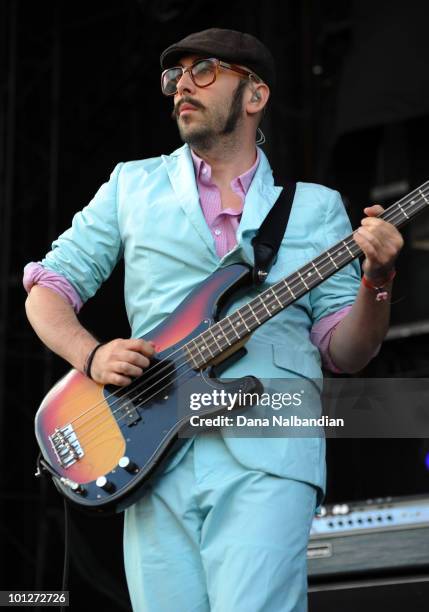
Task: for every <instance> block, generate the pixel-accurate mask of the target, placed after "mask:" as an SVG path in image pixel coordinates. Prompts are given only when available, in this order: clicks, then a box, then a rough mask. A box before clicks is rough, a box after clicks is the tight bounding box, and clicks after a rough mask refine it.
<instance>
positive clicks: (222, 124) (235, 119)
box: [175, 80, 247, 151]
mask: <svg viewBox="0 0 429 612" xmlns="http://www.w3.org/2000/svg"><path fill="white" fill-rule="evenodd" d="M246 85H247V82H246V81H244V80H241V81H240V82H239V83H238V85H237V87H236V88H235V90H234V93H233V95H232V99H231V104H230V107H229V111H228V113H227V115H226V116H225V113H224V112H222V111H221V110H218V109H215V110H212V111H210V116H209V118H208V120H206V121H205V122H203V123H202V125H196V126H192V125H187V124H186V119H185V120H183V123H181V122H180V121H179V117H178V116H177V114H176V113H175V117H176V121H177V126H178V128H179V134H180V138H181V139H182V142H185V143H187V144H188V145H189V146H191V147H193V148H195V149H197V150H200V151H209V150H210V149H212V147H213V146H214V145H216V144H217V143H218V142H219V138H221V137H222V136H228V135H230V134H233V133H234V131H235V130H236V128H237V126H238V125H239V123H240V120H241V119H242V117H243V109H242V102H243V94H244V90H245V88H246ZM183 102H189V104H193V105H195V106H196V108H198V109H199V112H201V113H205V112H207V110H206V109H205V108H204V107H202V105H201V104H197V103H196V102H194V101H192V99H189V100H187V99H184V100H183Z"/></svg>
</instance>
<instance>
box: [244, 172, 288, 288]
mask: <svg viewBox="0 0 429 612" xmlns="http://www.w3.org/2000/svg"><path fill="white" fill-rule="evenodd" d="M295 191H296V183H293V182H291V183H288V184H287V185H286V187H284V188H283V190H282V192H281V194H280V196H279V197H278V198H277V200H276V202H275V203H274V205H273V207H272V208H271V210H270V211H269V213H268V215H267V216H266V217H265V219H264V221H263V222H262V224H261V226H260V228H259V230H258V232H257V234H256V236H255V237H254V238H253V240H252V245H253V251H254V255H255V265H254V267H253V283H254V284H255V285H261V284H262V283H263V282H264V281H265V279H266V278H267V276H268V274H269V272H270V270H271V267H272V266H273V264H274V263H275V262H276V260H277V253H278V250H279V248H280V244H281V242H282V240H283V236H284V235H285V232H286V227H287V224H288V221H289V215H290V211H291V209H292V204H293V199H294V197H295Z"/></svg>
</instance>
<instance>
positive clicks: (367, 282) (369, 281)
mask: <svg viewBox="0 0 429 612" xmlns="http://www.w3.org/2000/svg"><path fill="white" fill-rule="evenodd" d="M395 276H396V270H395V269H394V268H392V269H391V270H390V271H389V272H387V273H386V274H385V275H383V276H377V277H368V276H367V274H366V273H365V272H364V273H363V276H362V284H363V285H364V286H365V287H366V288H367V289H374V290H377V289H383V288H384V287H385V286H386V285H388V284H389V283H390V282H391V281H392V280H393V279H394V278H395Z"/></svg>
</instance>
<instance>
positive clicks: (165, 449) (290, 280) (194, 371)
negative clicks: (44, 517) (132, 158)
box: [35, 181, 429, 513]
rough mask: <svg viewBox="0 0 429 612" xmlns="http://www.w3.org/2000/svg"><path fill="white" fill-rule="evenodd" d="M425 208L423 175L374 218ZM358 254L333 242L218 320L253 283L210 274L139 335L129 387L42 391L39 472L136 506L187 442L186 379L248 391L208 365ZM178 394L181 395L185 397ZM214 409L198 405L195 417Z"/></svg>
mask: <svg viewBox="0 0 429 612" xmlns="http://www.w3.org/2000/svg"><path fill="white" fill-rule="evenodd" d="M428 205H429V181H427V182H426V183H424V184H423V185H421V186H420V187H418V188H417V189H415V190H414V191H412V192H411V193H410V194H408V195H407V196H404V197H403V198H401V199H400V200H399V201H398V202H396V203H395V204H392V206H390V207H389V208H387V209H386V210H385V211H384V212H383V214H382V215H381V218H383V219H384V220H385V221H387V222H389V223H392V224H393V225H395V226H396V227H398V228H399V227H402V226H403V225H404V224H405V223H407V222H408V221H409V220H410V219H411V218H413V217H414V216H416V215H417V214H418V213H420V212H421V211H423V210H424V209H425V208H426V207H427V206H428ZM361 255H362V251H361V249H360V248H359V246H358V245H357V243H356V242H355V241H354V239H353V234H351V235H349V236H347V237H345V238H344V239H343V240H341V241H340V242H338V243H337V244H334V245H333V246H332V247H331V248H329V249H328V250H327V251H325V252H324V253H322V254H321V255H319V256H318V257H316V259H314V260H312V261H310V262H309V263H307V264H306V265H304V266H303V267H301V268H299V269H298V270H296V272H294V273H292V274H290V275H289V276H287V277H285V278H284V279H282V280H281V281H279V282H277V283H275V284H273V285H271V286H268V287H267V288H266V289H265V290H264V291H262V292H261V293H260V294H259V295H258V296H257V297H256V298H254V299H252V300H251V301H249V302H248V303H247V304H245V305H244V306H241V307H240V308H238V309H237V310H235V311H234V312H232V313H231V314H229V315H228V316H224V317H222V312H223V311H224V310H225V308H226V306H227V305H228V302H229V301H230V299H231V298H232V297H233V296H234V295H236V294H237V292H238V291H242V290H245V289H246V288H249V287H251V286H252V273H251V269H250V268H249V266H247V265H244V264H243V265H242V264H233V265H231V266H228V267H225V268H223V269H220V270H218V271H216V272H215V273H214V274H212V275H211V276H209V277H208V278H207V279H206V280H205V281H204V282H203V283H202V284H201V285H200V286H198V287H197V288H196V289H194V290H193V291H192V292H191V293H190V295H189V296H188V297H187V298H186V299H185V300H184V301H183V302H182V303H181V304H180V306H179V307H178V308H177V309H176V310H175V311H174V312H173V313H172V314H171V315H170V316H169V317H168V318H167V319H166V320H165V321H164V322H163V323H162V324H160V325H159V326H158V327H156V328H155V329H153V330H152V331H151V332H150V333H149V334H147V336H145V339H146V340H151V341H153V342H154V343H155V345H156V346H157V347H158V352H157V353H156V357H155V358H154V359H152V360H151V363H150V365H149V367H148V368H146V369H145V371H144V372H143V374H142V375H141V376H140V377H138V378H136V379H135V380H133V382H132V383H131V384H130V385H128V386H126V387H115V386H113V385H101V384H98V383H96V382H94V381H92V380H91V379H89V378H87V377H86V376H84V375H83V374H81V373H80V372H78V371H77V370H74V369H72V370H71V371H70V372H69V373H68V374H66V375H65V376H64V377H63V378H62V379H61V380H60V381H59V382H58V383H57V384H56V385H55V386H54V387H53V388H52V389H51V390H50V391H49V393H48V394H47V395H46V397H45V398H44V399H43V401H42V403H41V406H40V408H39V410H38V412H37V414H36V419H35V430H36V437H37V441H38V444H39V446H40V450H41V457H40V459H39V471H44V472H48V473H49V474H50V475H51V476H52V478H53V481H54V483H55V485H56V487H57V489H58V490H59V491H60V492H61V493H62V494H63V495H64V496H65V497H66V498H67V499H68V500H70V501H71V502H73V504H74V505H76V506H78V507H80V508H81V509H84V510H86V511H89V512H93V513H105V512H120V511H122V510H124V509H125V508H127V507H128V506H129V505H131V504H132V503H134V502H135V501H136V500H137V499H138V498H139V497H140V496H142V495H143V494H144V492H145V489H146V488H147V486H148V485H149V484H150V483H151V481H152V480H153V479H154V478H156V477H157V476H158V475H159V473H160V471H161V469H162V466H163V465H164V464H165V462H166V461H167V460H168V459H169V457H170V456H171V454H172V453H174V452H175V451H176V450H178V448H179V447H180V446H181V445H182V444H183V443H184V441H185V438H184V437H181V436H180V435H179V434H180V432H181V431H182V429H183V428H184V427H185V426H186V425H187V424H188V422H189V419H190V418H191V416H192V413H190V414H189V415H187V416H183V415H180V411H179V410H178V403H179V401H180V390H181V388H183V385H185V384H189V381H192V380H194V381H196V382H198V385H199V388H201V386H203V387H204V385H206V386H207V391H212V390H213V387H216V386H217V387H218V388H219V389H224V390H225V391H226V392H228V393H237V392H242V393H243V392H245V393H253V392H255V391H259V390H260V385H259V381H258V380H257V379H256V378H255V377H253V376H247V377H244V378H240V379H237V380H233V381H229V382H228V383H225V382H222V381H220V380H217V379H216V377H215V372H214V368H215V366H217V365H219V364H221V363H222V362H225V360H226V359H228V358H231V357H232V356H236V355H237V352H238V351H239V349H241V348H242V347H243V345H244V343H245V342H246V340H247V339H248V338H249V336H250V335H251V334H252V332H253V331H254V330H255V329H257V328H258V327H259V326H260V325H262V324H263V323H264V322H265V321H267V320H268V319H270V318H271V317H274V316H275V315H276V314H277V313H278V312H280V311H281V310H283V309H284V308H286V307H287V306H289V305H290V304H292V303H293V302H295V301H296V300H298V299H299V298H301V297H302V296H303V295H304V294H306V293H307V292H308V291H310V290H311V289H312V288H313V287H316V286H317V285H318V284H319V283H322V282H323V281H324V280H325V279H327V278H328V277H330V276H331V275H332V274H335V272H337V271H338V270H340V269H341V268H343V267H344V266H346V265H347V264H348V263H350V262H351V261H352V260H354V259H356V258H357V257H359V256H361ZM182 398H183V395H182ZM218 413H219V406H213V407H204V408H203V409H202V410H201V411H200V412H199V415H200V416H210V415H214V414H218Z"/></svg>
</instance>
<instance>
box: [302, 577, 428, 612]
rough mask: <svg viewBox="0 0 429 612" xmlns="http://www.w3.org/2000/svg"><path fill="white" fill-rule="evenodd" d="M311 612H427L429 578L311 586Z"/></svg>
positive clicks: (404, 578)
mask: <svg viewBox="0 0 429 612" xmlns="http://www.w3.org/2000/svg"><path fill="white" fill-rule="evenodd" d="M308 604H309V612H337V611H338V612H344V610H347V612H362V611H364V612H380V611H381V610H388V611H389V612H404V611H407V612H427V610H428V609H429V574H428V575H415V576H403V577H385V578H373V579H362V580H353V581H346V580H344V581H341V582H331V583H328V584H320V585H315V584H313V585H310V587H309V593H308Z"/></svg>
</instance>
